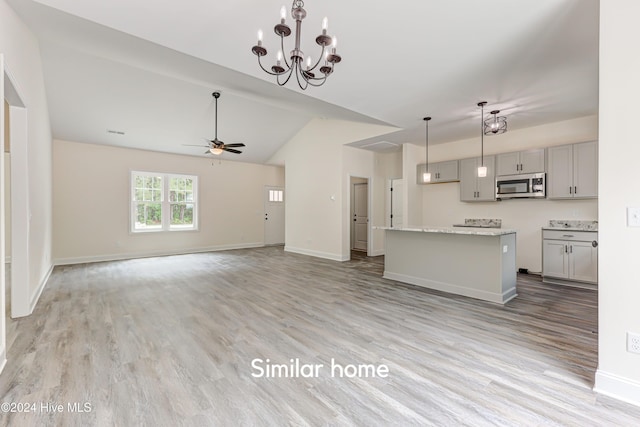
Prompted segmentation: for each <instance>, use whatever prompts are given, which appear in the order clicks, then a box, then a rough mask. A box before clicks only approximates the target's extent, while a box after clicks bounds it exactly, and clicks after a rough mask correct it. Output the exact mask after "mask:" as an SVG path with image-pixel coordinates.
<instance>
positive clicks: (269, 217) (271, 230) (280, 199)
mask: <svg viewBox="0 0 640 427" xmlns="http://www.w3.org/2000/svg"><path fill="white" fill-rule="evenodd" d="M264 244H265V245H283V244H284V188H282V187H271V186H265V187H264Z"/></svg>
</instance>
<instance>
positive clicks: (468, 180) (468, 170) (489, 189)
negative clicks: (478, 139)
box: [460, 156, 496, 202]
mask: <svg viewBox="0 0 640 427" xmlns="http://www.w3.org/2000/svg"><path fill="white" fill-rule="evenodd" d="M484 165H485V166H486V167H487V176H486V177H483V178H480V177H478V166H480V157H476V158H471V159H464V160H460V200H461V201H463V202H493V201H495V200H496V169H495V165H496V158H495V156H484Z"/></svg>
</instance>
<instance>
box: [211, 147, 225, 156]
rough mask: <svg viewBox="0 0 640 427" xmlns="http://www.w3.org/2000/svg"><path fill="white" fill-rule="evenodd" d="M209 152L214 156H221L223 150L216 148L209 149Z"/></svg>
mask: <svg viewBox="0 0 640 427" xmlns="http://www.w3.org/2000/svg"><path fill="white" fill-rule="evenodd" d="M209 151H210V152H211V154H215V155H216V156H218V155H220V154H222V153H223V152H224V150H223V149H222V148H218V147H213V148H211V149H209Z"/></svg>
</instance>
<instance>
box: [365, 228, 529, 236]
mask: <svg viewBox="0 0 640 427" xmlns="http://www.w3.org/2000/svg"><path fill="white" fill-rule="evenodd" d="M373 228H374V229H377V230H391V231H413V232H419V233H443V234H466V235H476V236H504V235H505V234H515V233H516V230H512V229H509V228H485V227H429V226H423V227H373Z"/></svg>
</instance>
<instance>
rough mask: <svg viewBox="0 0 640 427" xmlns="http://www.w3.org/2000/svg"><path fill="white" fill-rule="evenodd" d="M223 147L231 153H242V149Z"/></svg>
mask: <svg viewBox="0 0 640 427" xmlns="http://www.w3.org/2000/svg"><path fill="white" fill-rule="evenodd" d="M222 149H223V150H224V151H228V152H230V153H236V154H240V153H242V151H239V150H234V149H233V148H227V147H222Z"/></svg>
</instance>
